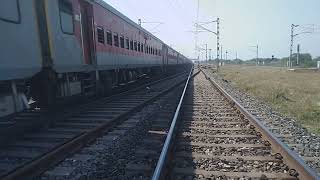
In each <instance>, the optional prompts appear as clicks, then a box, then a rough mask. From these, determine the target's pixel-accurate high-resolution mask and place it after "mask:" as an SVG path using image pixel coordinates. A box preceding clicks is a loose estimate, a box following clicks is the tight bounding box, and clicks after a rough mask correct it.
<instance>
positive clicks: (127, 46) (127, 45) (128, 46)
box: [126, 38, 130, 49]
mask: <svg viewBox="0 0 320 180" xmlns="http://www.w3.org/2000/svg"><path fill="white" fill-rule="evenodd" d="M126 49H130V43H129V38H126Z"/></svg>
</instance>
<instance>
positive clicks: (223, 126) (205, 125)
mask: <svg viewBox="0 0 320 180" xmlns="http://www.w3.org/2000/svg"><path fill="white" fill-rule="evenodd" d="M239 123H240V122H239ZM190 126H192V127H195V126H196V127H211V128H248V126H247V124H245V123H241V124H215V123H193V121H192V122H191V123H184V124H183V127H190Z"/></svg>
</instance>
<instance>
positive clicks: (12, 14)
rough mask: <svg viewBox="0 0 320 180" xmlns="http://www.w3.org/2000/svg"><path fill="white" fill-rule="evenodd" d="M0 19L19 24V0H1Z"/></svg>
mask: <svg viewBox="0 0 320 180" xmlns="http://www.w3.org/2000/svg"><path fill="white" fill-rule="evenodd" d="M0 20H2V21H6V22H10V23H15V24H20V22H21V13H20V4H19V0H2V1H1V6H0Z"/></svg>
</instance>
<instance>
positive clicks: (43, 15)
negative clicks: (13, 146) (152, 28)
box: [0, 0, 191, 117]
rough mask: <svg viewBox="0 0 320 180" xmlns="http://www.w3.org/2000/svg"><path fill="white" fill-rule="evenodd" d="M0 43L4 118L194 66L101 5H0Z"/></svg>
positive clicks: (61, 0)
mask: <svg viewBox="0 0 320 180" xmlns="http://www.w3.org/2000/svg"><path fill="white" fill-rule="evenodd" d="M0 40H1V42H0V56H1V59H0V61H1V65H0V99H1V101H0V117H1V116H5V115H8V114H11V113H13V112H18V111H21V110H23V109H25V108H28V106H29V105H28V102H29V100H30V99H31V98H32V99H33V100H35V101H36V102H38V103H39V104H41V105H50V104H54V102H55V101H56V100H57V99H58V98H65V97H70V96H86V95H94V94H97V93H102V94H103V93H106V92H108V90H110V89H111V87H112V86H116V85H118V84H120V83H126V82H129V81H132V80H134V79H136V78H137V77H139V76H140V75H141V74H150V75H153V74H159V73H164V72H166V71H173V70H178V69H179V70H182V69H183V68H185V67H186V65H187V64H190V63H191V62H190V61H189V60H187V59H186V58H185V57H184V56H183V55H181V54H179V53H178V52H177V51H175V50H174V49H172V48H170V47H168V46H167V45H166V44H165V43H163V42H162V41H161V40H160V39H158V38H157V37H155V36H153V35H152V34H151V33H149V32H148V31H146V30H145V29H143V28H142V27H141V26H139V25H138V24H136V23H134V22H133V21H131V20H130V19H129V18H127V17H126V16H124V15H123V14H121V13H120V12H118V11H117V10H116V9H114V8H113V7H111V6H110V5H108V4H107V3H105V2H104V1H102V0H29V1H22V0H2V1H1V2H0Z"/></svg>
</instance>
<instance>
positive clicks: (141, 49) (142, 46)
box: [141, 43, 143, 52]
mask: <svg viewBox="0 0 320 180" xmlns="http://www.w3.org/2000/svg"><path fill="white" fill-rule="evenodd" d="M141 52H143V44H142V43H141Z"/></svg>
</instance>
